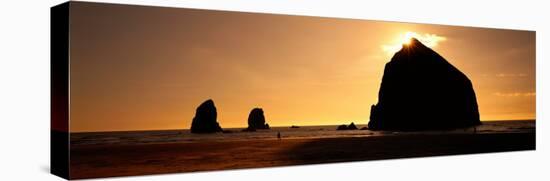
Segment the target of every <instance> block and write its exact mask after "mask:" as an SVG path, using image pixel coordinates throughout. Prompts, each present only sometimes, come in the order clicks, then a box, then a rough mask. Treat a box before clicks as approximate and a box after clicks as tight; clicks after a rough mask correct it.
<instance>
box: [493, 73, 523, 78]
mask: <svg viewBox="0 0 550 181" xmlns="http://www.w3.org/2000/svg"><path fill="white" fill-rule="evenodd" d="M495 76H497V77H526V76H527V74H523V73H522V74H505V73H500V74H496V75H495Z"/></svg>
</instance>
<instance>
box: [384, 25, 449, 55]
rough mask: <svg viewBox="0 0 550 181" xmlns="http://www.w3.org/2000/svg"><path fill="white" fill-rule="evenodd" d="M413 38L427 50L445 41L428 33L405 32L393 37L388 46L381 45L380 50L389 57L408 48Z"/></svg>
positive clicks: (444, 38)
mask: <svg viewBox="0 0 550 181" xmlns="http://www.w3.org/2000/svg"><path fill="white" fill-rule="evenodd" d="M413 38H415V39H417V40H418V41H420V42H422V44H424V45H426V46H427V47H429V48H434V47H436V46H437V45H438V44H439V43H440V42H443V41H445V40H447V38H446V37H444V36H440V35H436V34H430V33H424V34H419V33H416V32H412V31H405V32H404V33H401V34H399V35H397V36H395V38H394V39H393V41H390V43H389V44H383V45H382V46H381V48H382V50H383V51H384V52H386V53H387V55H388V56H390V57H391V56H393V54H394V53H395V52H398V51H399V50H401V49H402V48H404V47H408V46H410V45H411V43H412V39H413Z"/></svg>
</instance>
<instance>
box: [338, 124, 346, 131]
mask: <svg viewBox="0 0 550 181" xmlns="http://www.w3.org/2000/svg"><path fill="white" fill-rule="evenodd" d="M347 129H348V126H346V125H345V124H342V125H340V126H338V127H337V128H336V130H347Z"/></svg>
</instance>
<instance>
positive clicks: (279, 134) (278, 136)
mask: <svg viewBox="0 0 550 181" xmlns="http://www.w3.org/2000/svg"><path fill="white" fill-rule="evenodd" d="M277 139H279V140H281V132H280V131H278V132H277Z"/></svg>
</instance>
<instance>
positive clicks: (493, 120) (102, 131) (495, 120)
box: [69, 118, 537, 133]
mask: <svg viewBox="0 0 550 181" xmlns="http://www.w3.org/2000/svg"><path fill="white" fill-rule="evenodd" d="M536 120H537V119H536V118H533V119H489V120H481V122H497V121H536ZM352 122H353V121H352ZM354 123H355V122H354ZM348 124H351V122H350V123H348ZM367 124H368V122H367V123H365V124H355V125H367ZM339 125H343V124H318V125H299V124H293V125H281V126H270V127H271V128H280V127H290V126H300V127H301V126H339ZM345 125H347V124H345ZM240 128H242V129H244V128H246V126H245V127H226V128H222V129H240ZM185 130H191V128H183V129H134V130H101V131H74V132H73V131H70V130H69V133H104V132H137V131H151V132H153V131H185Z"/></svg>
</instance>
